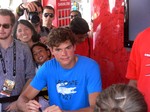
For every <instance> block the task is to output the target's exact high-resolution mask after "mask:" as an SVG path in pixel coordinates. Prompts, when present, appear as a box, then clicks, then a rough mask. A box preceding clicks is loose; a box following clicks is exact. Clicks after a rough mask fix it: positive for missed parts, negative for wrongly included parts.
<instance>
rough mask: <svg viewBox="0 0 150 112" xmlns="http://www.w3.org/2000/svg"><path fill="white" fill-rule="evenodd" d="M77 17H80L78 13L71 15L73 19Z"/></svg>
mask: <svg viewBox="0 0 150 112" xmlns="http://www.w3.org/2000/svg"><path fill="white" fill-rule="evenodd" d="M75 17H78V14H76V15H71V16H70V18H71V19H73V18H75Z"/></svg>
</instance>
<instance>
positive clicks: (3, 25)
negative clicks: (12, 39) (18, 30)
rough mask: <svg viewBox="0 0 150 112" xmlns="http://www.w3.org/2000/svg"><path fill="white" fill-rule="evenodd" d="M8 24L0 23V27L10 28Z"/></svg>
mask: <svg viewBox="0 0 150 112" xmlns="http://www.w3.org/2000/svg"><path fill="white" fill-rule="evenodd" d="M10 26H11V25H10V24H0V27H3V28H5V29H9V28H10Z"/></svg>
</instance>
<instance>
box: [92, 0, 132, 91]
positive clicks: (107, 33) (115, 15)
mask: <svg viewBox="0 0 150 112" xmlns="http://www.w3.org/2000/svg"><path fill="white" fill-rule="evenodd" d="M112 1H114V4H113V3H112ZM110 2H111V3H110ZM123 2H124V0H93V2H92V3H91V6H92V9H91V11H92V16H93V19H94V22H93V29H94V36H93V40H94V43H93V45H94V46H93V49H94V54H93V58H94V59H95V60H96V61H97V62H98V63H99V64H100V68H101V73H102V83H103V88H106V87H108V86H110V85H111V84H114V83H127V82H128V80H127V79H126V78H125V73H126V68H127V63H128V58H129V53H130V52H128V51H127V50H126V48H124V46H123V38H124V6H123ZM112 4H113V5H112Z"/></svg>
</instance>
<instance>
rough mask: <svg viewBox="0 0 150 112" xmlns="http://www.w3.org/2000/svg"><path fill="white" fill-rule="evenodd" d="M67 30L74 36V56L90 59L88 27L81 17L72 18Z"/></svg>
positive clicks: (90, 41) (90, 48)
mask: <svg viewBox="0 0 150 112" xmlns="http://www.w3.org/2000/svg"><path fill="white" fill-rule="evenodd" d="M69 28H70V29H71V30H72V32H73V33H74V34H75V40H76V44H77V46H76V51H75V53H76V54H80V55H83V56H87V57H90V55H91V51H92V45H91V44H92V39H90V38H89V37H88V32H89V31H90V30H89V25H88V23H87V22H86V20H84V19H83V18H81V17H76V18H74V19H73V20H72V21H71V22H70V24H69Z"/></svg>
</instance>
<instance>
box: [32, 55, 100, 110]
mask: <svg viewBox="0 0 150 112" xmlns="http://www.w3.org/2000/svg"><path fill="white" fill-rule="evenodd" d="M77 56H78V61H77V62H76V64H75V65H74V67H72V68H71V69H64V68H63V67H62V66H61V65H60V63H59V62H58V61H57V60H56V59H55V58H54V59H52V60H49V61H47V62H46V63H44V64H43V65H42V67H41V68H40V69H39V70H38V72H37V74H36V76H35V78H34V79H33V81H32V82H31V86H32V87H34V88H35V89H37V90H42V89H43V88H44V87H45V86H47V88H48V95H49V100H50V101H49V102H50V105H54V104H55V105H57V106H59V107H60V108H61V109H62V110H78V109H81V108H85V107H89V101H88V96H89V94H91V93H93V92H101V91H102V84H101V77H100V69H99V66H98V64H97V63H96V62H95V61H94V60H92V59H90V58H88V57H84V56H80V55H77Z"/></svg>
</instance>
